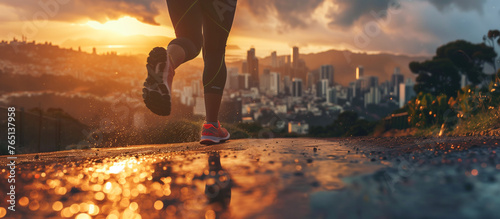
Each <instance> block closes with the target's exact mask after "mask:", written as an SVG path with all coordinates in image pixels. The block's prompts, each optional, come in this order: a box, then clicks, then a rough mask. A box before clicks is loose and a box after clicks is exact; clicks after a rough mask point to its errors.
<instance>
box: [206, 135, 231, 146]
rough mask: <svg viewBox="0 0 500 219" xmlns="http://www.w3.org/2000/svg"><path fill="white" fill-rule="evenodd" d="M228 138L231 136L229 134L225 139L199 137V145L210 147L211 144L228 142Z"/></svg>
mask: <svg viewBox="0 0 500 219" xmlns="http://www.w3.org/2000/svg"><path fill="white" fill-rule="evenodd" d="M230 136H231V134H229V133H227V137H225V138H219V137H214V136H201V140H200V144H205V145H211V144H218V143H222V142H225V141H227V140H229V137H230Z"/></svg>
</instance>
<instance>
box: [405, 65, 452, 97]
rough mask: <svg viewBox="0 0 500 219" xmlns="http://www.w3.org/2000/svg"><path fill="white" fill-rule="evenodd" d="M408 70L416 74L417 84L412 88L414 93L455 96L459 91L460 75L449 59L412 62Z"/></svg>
mask: <svg viewBox="0 0 500 219" xmlns="http://www.w3.org/2000/svg"><path fill="white" fill-rule="evenodd" d="M410 70H411V71H412V72H413V73H416V74H418V76H417V84H416V85H415V87H414V89H415V92H416V93H420V92H423V93H430V94H433V95H435V96H437V95H439V94H446V95H447V96H457V92H458V90H460V75H459V74H458V71H457V69H456V67H455V66H454V65H453V63H452V62H451V61H450V60H449V59H434V60H428V61H424V62H421V63H420V62H412V63H410Z"/></svg>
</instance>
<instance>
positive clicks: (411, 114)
mask: <svg viewBox="0 0 500 219" xmlns="http://www.w3.org/2000/svg"><path fill="white" fill-rule="evenodd" d="M449 109H450V106H449V104H448V97H447V96H446V95H445V94H441V95H439V96H437V97H436V96H434V95H432V94H429V93H419V94H418V96H417V98H416V99H415V100H412V101H410V102H409V103H408V123H409V124H410V126H412V127H418V128H423V127H429V126H431V125H434V124H441V123H443V122H444V121H445V120H447V119H448V118H449V116H453V115H449V114H450V111H448V110H449Z"/></svg>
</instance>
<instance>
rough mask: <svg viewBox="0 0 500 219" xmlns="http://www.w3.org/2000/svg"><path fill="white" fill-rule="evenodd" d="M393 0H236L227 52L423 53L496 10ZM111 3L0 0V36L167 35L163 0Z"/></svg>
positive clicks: (481, 28)
mask: <svg viewBox="0 0 500 219" xmlns="http://www.w3.org/2000/svg"><path fill="white" fill-rule="evenodd" d="M394 2H396V1H388V0H387V1H378V2H372V3H369V4H363V3H362V2H360V1H349V2H346V1H341V0H324V1H306V2H304V1H299V0H295V1H293V2H284V1H279V0H275V1H266V2H256V1H252V0H247V1H240V2H239V3H238V8H237V16H236V19H235V22H234V27H233V30H232V32H231V35H230V38H229V42H228V58H230V57H239V58H241V57H244V56H245V54H246V50H247V48H250V47H252V46H254V47H256V48H260V49H259V50H258V51H257V53H256V56H257V57H263V56H268V55H269V54H270V53H271V52H272V51H277V52H278V54H284V53H289V52H290V48H291V47H294V46H298V47H300V48H301V52H302V53H304V54H307V53H317V52H321V51H327V50H330V49H337V50H344V49H348V50H352V51H355V52H368V53H381V52H384V53H391V54H406V55H427V56H428V55H431V54H433V53H434V50H435V48H436V47H437V46H439V45H441V44H443V43H445V42H449V41H453V40H457V39H465V40H468V41H471V42H475V43H478V42H481V40H482V39H481V37H482V35H484V34H485V33H486V32H487V31H488V30H489V29H491V28H495V27H494V26H491V25H490V23H492V21H494V20H498V18H499V17H500V11H499V10H500V8H499V7H498V6H497V5H496V3H495V1H494V0H481V1H474V2H472V1H454V2H453V1H444V2H443V1H436V0H421V1H398V2H397V4H395V3H394ZM115 3H116V2H115V1H114V2H107V1H99V2H96V3H95V4H84V3H83V2H80V0H74V1H62V0H58V1H56V0H51V1H45V2H40V3H39V4H32V3H30V2H19V1H15V0H6V1H2V3H0V11H1V12H2V13H1V14H2V16H0V20H2V22H1V23H0V27H1V28H2V30H4V31H2V33H0V39H3V40H10V39H12V38H13V37H17V38H18V39H20V38H21V36H22V35H25V36H27V37H28V40H30V41H31V40H36V41H39V42H40V41H41V42H43V41H50V42H54V43H55V44H58V45H61V46H63V47H66V48H68V47H73V48H76V47H78V46H81V47H82V50H84V51H91V48H92V47H98V51H102V52H106V51H118V53H120V54H127V53H131V54H145V53H147V52H148V50H149V49H150V48H151V47H153V46H155V45H161V44H164V45H166V44H167V43H168V41H169V40H170V39H171V38H173V37H174V32H173V29H172V25H171V23H170V20H169V18H168V12H167V10H166V5H165V3H164V2H153V3H149V4H146V3H144V2H140V1H134V0H127V1H125V0H122V1H120V5H121V6H120V7H114V4H115ZM287 5H288V7H287ZM424 15H425V16H424ZM299 17H300V19H299ZM464 26H466V27H467V28H463V27H464Z"/></svg>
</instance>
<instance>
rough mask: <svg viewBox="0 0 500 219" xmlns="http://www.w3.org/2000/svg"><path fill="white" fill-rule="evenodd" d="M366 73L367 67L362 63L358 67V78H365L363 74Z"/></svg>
mask: <svg viewBox="0 0 500 219" xmlns="http://www.w3.org/2000/svg"><path fill="white" fill-rule="evenodd" d="M364 73H365V68H364V67H363V66H362V65H360V66H358V67H357V68H356V80H358V79H361V78H363V75H364Z"/></svg>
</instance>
